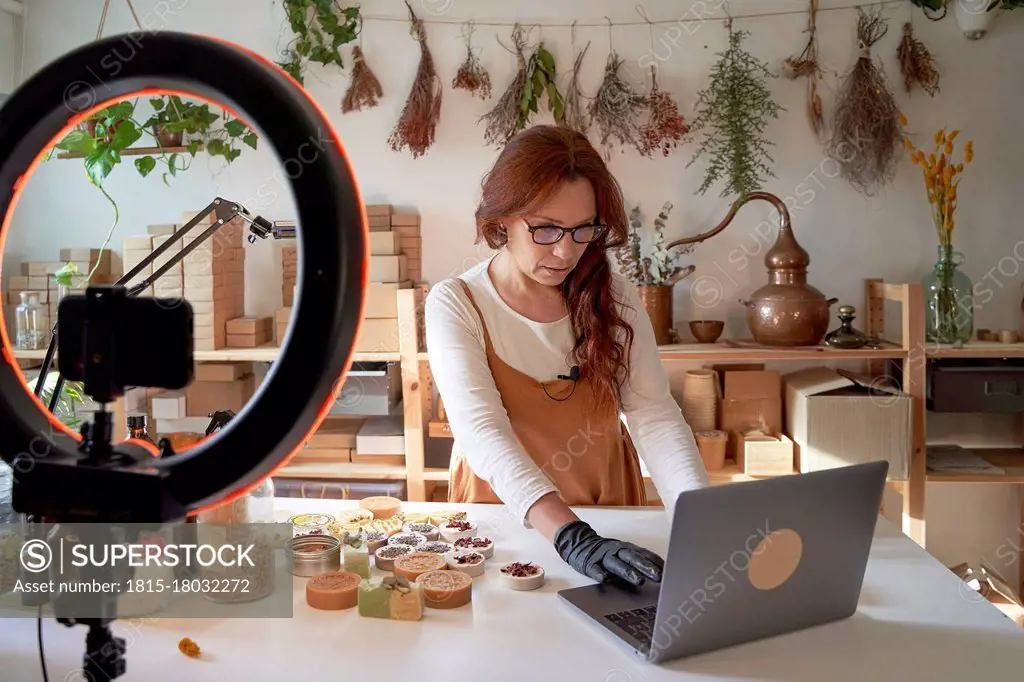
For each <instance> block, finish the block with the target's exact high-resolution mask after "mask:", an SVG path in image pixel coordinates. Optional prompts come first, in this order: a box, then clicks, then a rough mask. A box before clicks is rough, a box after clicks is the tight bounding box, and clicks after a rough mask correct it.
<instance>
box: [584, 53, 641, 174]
mask: <svg viewBox="0 0 1024 682" xmlns="http://www.w3.org/2000/svg"><path fill="white" fill-rule="evenodd" d="M624 61H625V60H623V59H619V56H618V54H616V53H615V51H614V50H612V51H611V52H609V53H608V60H607V62H605V67H604V79H603V80H602V81H601V86H600V87H599V88H598V89H597V94H596V95H594V99H593V100H592V101H591V102H590V106H589V107H588V108H587V113H588V114H589V115H590V120H591V121H592V122H593V123H594V124H595V125H596V126H597V129H598V130H599V131H600V133H601V146H602V147H604V149H605V156H606V157H607V156H609V155H610V150H611V146H612V138H615V139H616V140H618V142H619V144H620V145H621V146H622V147H623V149H622V151H625V149H624V148H625V147H633V148H636V147H637V141H638V140H639V135H640V124H639V120H640V117H641V116H642V115H643V111H644V107H645V106H646V100H645V98H644V97H643V95H641V94H639V93H638V92H636V91H635V90H633V88H632V87H631V86H630V85H629V83H627V82H626V81H625V80H624V79H623V78H622V77H621V76H619V67H620V66H622V63H623V62H624Z"/></svg>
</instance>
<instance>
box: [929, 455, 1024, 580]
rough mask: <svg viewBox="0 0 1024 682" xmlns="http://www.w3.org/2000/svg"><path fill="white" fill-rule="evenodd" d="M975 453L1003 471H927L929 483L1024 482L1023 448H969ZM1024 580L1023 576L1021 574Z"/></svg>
mask: <svg viewBox="0 0 1024 682" xmlns="http://www.w3.org/2000/svg"><path fill="white" fill-rule="evenodd" d="M969 449H970V451H971V454H972V455H977V456H978V457H981V458H982V459H983V460H985V461H986V462H988V463H989V464H991V465H993V466H997V467H999V468H1000V469H1002V470H1003V471H1004V472H1005V473H1001V474H1000V473H991V474H978V473H959V472H955V471H931V470H929V471H928V482H929V483H1024V448H969ZM1022 580H1024V576H1022Z"/></svg>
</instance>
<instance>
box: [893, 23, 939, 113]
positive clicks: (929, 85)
mask: <svg viewBox="0 0 1024 682" xmlns="http://www.w3.org/2000/svg"><path fill="white" fill-rule="evenodd" d="M896 56H897V57H899V60H900V71H902V72H903V86H904V87H905V88H906V90H907V92H910V91H911V89H912V88H913V87H914V84H915V83H917V84H918V85H919V86H921V89H922V90H924V91H925V92H927V93H928V94H929V95H931V96H932V97H934V96H935V93H937V92H938V91H939V71H938V69H936V68H935V60H934V59H933V58H932V54H931V52H929V51H928V48H927V47H925V44H924V43H922V42H921V41H920V40H918V39H917V38H916V37H914V28H913V27H912V26H911V25H910V22H909V21H908V22H907V23H905V24H903V40H902V41H900V46H899V47H898V48H896Z"/></svg>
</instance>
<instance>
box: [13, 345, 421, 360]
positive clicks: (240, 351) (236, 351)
mask: <svg viewBox="0 0 1024 682" xmlns="http://www.w3.org/2000/svg"><path fill="white" fill-rule="evenodd" d="M280 354H281V348H280V346H260V347H258V348H221V349H220V350H197V351H195V353H194V355H195V360H196V362H274V361H275V360H277V357H278V355H280ZM14 357H15V359H17V360H42V359H43V358H44V357H46V350H45V349H44V350H15V351H14ZM401 359H402V356H401V355H400V354H399V353H355V354H354V355H353V356H352V360H353V361H354V362H398V361H399V360H401Z"/></svg>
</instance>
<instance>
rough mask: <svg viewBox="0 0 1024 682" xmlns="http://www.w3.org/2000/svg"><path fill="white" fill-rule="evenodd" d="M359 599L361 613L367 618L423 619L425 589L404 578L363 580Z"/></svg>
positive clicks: (360, 585) (360, 584) (359, 590)
mask: <svg viewBox="0 0 1024 682" xmlns="http://www.w3.org/2000/svg"><path fill="white" fill-rule="evenodd" d="M357 601H358V604H359V615H360V616H365V617H367V618H387V619H390V620H422V619H423V590H422V589H421V588H420V586H419V585H417V584H415V583H410V582H409V581H408V580H405V579H404V578H394V577H389V578H383V579H381V580H363V581H362V582H361V583H359V588H358V598H357Z"/></svg>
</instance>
